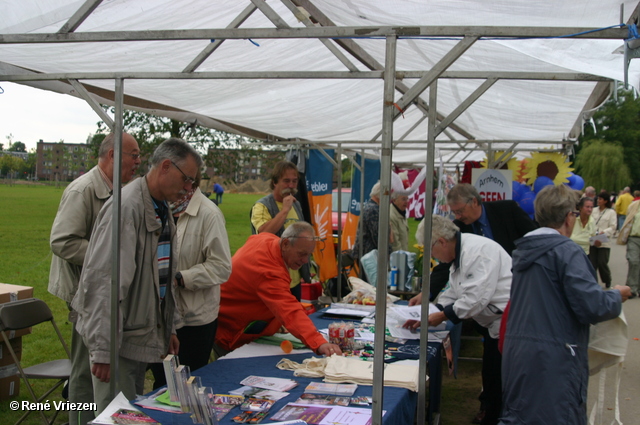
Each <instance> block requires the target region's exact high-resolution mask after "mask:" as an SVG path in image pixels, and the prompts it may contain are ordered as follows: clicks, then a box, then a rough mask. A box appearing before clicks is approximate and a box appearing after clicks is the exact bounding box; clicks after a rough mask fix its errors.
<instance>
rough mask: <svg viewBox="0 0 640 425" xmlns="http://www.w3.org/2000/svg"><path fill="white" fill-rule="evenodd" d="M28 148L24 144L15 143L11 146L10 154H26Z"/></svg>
mask: <svg viewBox="0 0 640 425" xmlns="http://www.w3.org/2000/svg"><path fill="white" fill-rule="evenodd" d="M26 151H27V146H26V145H25V144H24V143H22V142H14V143H13V144H12V145H10V146H9V152H26Z"/></svg>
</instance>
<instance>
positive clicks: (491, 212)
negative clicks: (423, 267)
mask: <svg viewBox="0 0 640 425" xmlns="http://www.w3.org/2000/svg"><path fill="white" fill-rule="evenodd" d="M447 203H448V204H449V208H450V209H451V213H452V214H453V215H454V216H455V220H453V223H454V224H455V225H456V226H458V227H459V228H460V232H461V233H474V234H476V235H480V236H484V237H487V238H489V239H491V240H494V241H496V242H497V243H498V244H500V246H501V247H502V248H504V250H505V251H507V254H509V255H511V253H512V252H513V250H514V249H515V244H514V242H515V241H516V239H520V238H521V237H523V236H524V235H526V234H527V233H528V232H530V231H532V230H535V229H536V228H537V227H538V226H537V225H536V223H535V222H534V221H533V220H531V219H530V218H529V216H528V215H527V213H526V212H524V211H523V210H522V208H520V207H519V206H518V203H517V202H515V201H508V200H507V201H493V202H482V198H481V197H480V194H479V193H478V191H477V190H476V188H475V187H473V186H472V185H470V184H468V183H459V184H457V185H455V186H454V187H453V188H452V189H451V190H450V191H449V193H448V194H447ZM423 233H424V224H423V222H421V223H420V225H419V226H418V230H417V232H416V238H417V239H418V242H419V241H420V240H422V238H423ZM450 266H451V264H450V263H442V262H441V263H440V264H439V265H438V266H436V267H435V268H434V269H433V273H432V275H431V297H430V299H434V298H435V297H436V296H437V295H438V294H439V293H440V291H441V290H442V288H444V286H445V285H446V284H447V281H448V280H449V274H448V271H449V267H450ZM421 301H422V294H418V295H416V296H415V297H414V298H412V299H411V301H410V302H409V304H410V305H414V304H420V302H421Z"/></svg>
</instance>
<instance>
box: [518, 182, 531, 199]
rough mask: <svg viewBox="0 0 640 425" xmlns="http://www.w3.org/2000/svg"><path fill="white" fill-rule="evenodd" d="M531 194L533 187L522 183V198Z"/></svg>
mask: <svg viewBox="0 0 640 425" xmlns="http://www.w3.org/2000/svg"><path fill="white" fill-rule="evenodd" d="M529 192H531V186H529V185H528V184H524V183H520V197H522V196H524V195H525V194H527V193H529Z"/></svg>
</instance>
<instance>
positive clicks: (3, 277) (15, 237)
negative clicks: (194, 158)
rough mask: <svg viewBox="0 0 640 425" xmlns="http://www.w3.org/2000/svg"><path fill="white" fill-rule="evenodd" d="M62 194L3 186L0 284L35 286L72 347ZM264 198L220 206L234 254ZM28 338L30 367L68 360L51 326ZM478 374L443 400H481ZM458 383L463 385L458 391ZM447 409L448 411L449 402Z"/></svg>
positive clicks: (230, 197) (23, 395)
mask: <svg viewBox="0 0 640 425" xmlns="http://www.w3.org/2000/svg"><path fill="white" fill-rule="evenodd" d="M63 190H64V188H63V187H59V188H56V187H54V186H41V185H14V186H7V185H4V184H0V199H2V202H0V217H2V221H1V223H2V224H1V225H0V247H1V248H0V253H1V255H0V282H2V283H9V284H14V285H24V286H31V287H33V288H34V297H36V298H40V299H42V300H44V301H45V302H46V303H47V304H48V305H49V307H50V308H51V310H52V311H53V313H54V317H55V319H56V322H57V323H58V325H59V327H60V329H61V331H62V334H63V336H64V338H65V340H66V341H67V342H69V343H70V340H71V339H70V335H71V324H70V323H69V321H68V320H67V314H68V310H67V306H66V304H65V303H64V302H63V301H61V300H60V299H59V298H57V297H55V296H53V295H51V294H49V292H47V284H48V281H49V265H50V263H51V251H50V249H49V233H50V231H51V224H52V223H53V219H54V217H55V214H56V211H57V208H58V203H59V202H60V197H61V196H62V192H63ZM261 196H263V195H262V194H234V193H225V195H224V202H223V203H222V205H220V209H221V210H222V212H223V213H224V215H225V219H226V225H227V226H226V227H227V233H228V235H229V245H230V247H231V253H232V254H233V253H235V251H236V250H237V249H238V248H240V247H241V246H242V245H243V244H244V242H245V241H246V239H247V238H248V237H249V236H250V235H251V229H250V224H249V211H250V209H251V206H252V205H253V204H254V202H255V201H256V200H257V199H259V198H260V197H261ZM417 226H418V222H417V221H415V220H413V219H410V220H409V238H410V239H409V245H410V249H411V250H414V248H413V244H415V237H414V234H415V231H416V228H417ZM23 338H24V342H23V354H22V356H23V359H24V361H23V365H25V366H29V365H31V364H35V363H40V362H44V361H47V360H51V359H54V358H56V357H62V356H63V351H62V348H59V347H60V344H59V343H58V341H57V338H56V337H55V335H54V333H53V332H52V331H51V328H50V326H48V325H47V324H43V325H41V326H40V327H36V328H35V329H34V331H33V333H32V334H31V335H27V336H25V337H23ZM462 367H463V366H462V365H461V368H462ZM477 374H478V372H477V368H475V367H473V368H472V370H470V378H469V379H468V380H466V381H465V380H461V379H458V380H457V381H451V380H450V379H449V380H448V379H447V378H445V383H446V382H447V381H450V384H448V385H446V386H450V387H451V390H452V391H453V393H452V394H451V396H449V395H448V394H447V392H448V390H447V389H446V388H445V391H444V392H443V400H448V402H449V403H451V402H452V401H453V402H454V403H455V404H457V403H459V402H461V401H462V399H467V400H469V398H468V397H470V396H469V395H470V394H473V396H472V397H473V398H475V397H477V392H478V391H479V388H480V380H479V378H478V376H477ZM461 375H462V376H464V372H462V373H460V372H459V375H458V376H459V377H461ZM459 385H462V387H461V388H458V386H459ZM21 386H22V388H21V391H20V396H19V397H18V398H17V399H16V400H29V397H28V392H27V390H26V389H25V388H24V384H23V383H21ZM43 387H44V385H43V384H36V385H35V387H34V389H35V392H36V394H41V393H42V392H43V390H42V388H43ZM468 387H470V388H468ZM465 391H466V392H465ZM59 394H60V392H59V391H57V392H55V393H54V395H52V396H50V397H49V400H50V401H53V400H60V399H61V398H60V395H59ZM462 394H466V395H467V396H468V397H462ZM443 407H447V402H445V405H444V406H443ZM465 408H466V410H469V412H465V409H460V408H459V407H448V408H447V409H446V410H448V411H449V412H452V413H454V414H455V415H460V414H461V413H462V416H461V417H464V418H466V417H469V418H470V417H471V416H472V413H470V412H471V411H472V410H474V409H476V410H477V403H476V402H469V403H466V405H465ZM20 414H21V413H20ZM20 414H19V413H17V412H13V411H11V410H10V409H9V400H2V401H0V418H2V419H1V420H0V423H2V424H10V423H14V422H15V421H16V420H17V419H18V417H19V416H20ZM444 418H446V415H445V416H444ZM65 422H67V415H66V414H65V413H62V414H60V415H59V417H58V418H57V419H56V424H62V423H65ZM24 423H25V424H28V425H32V424H33V425H36V424H39V423H41V421H40V417H39V416H38V415H36V414H32V415H31V416H30V418H29V419H28V420H27V421H25V422H24ZM448 423H458V422H457V418H456V419H453V418H451V417H450V418H449V422H448Z"/></svg>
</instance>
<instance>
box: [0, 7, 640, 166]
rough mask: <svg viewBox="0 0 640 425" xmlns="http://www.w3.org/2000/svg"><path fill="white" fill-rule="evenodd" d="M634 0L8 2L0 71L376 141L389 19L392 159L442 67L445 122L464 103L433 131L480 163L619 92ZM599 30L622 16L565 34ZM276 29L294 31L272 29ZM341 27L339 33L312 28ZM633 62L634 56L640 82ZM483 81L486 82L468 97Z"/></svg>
mask: <svg viewBox="0 0 640 425" xmlns="http://www.w3.org/2000/svg"><path fill="white" fill-rule="evenodd" d="M83 4H84V6H83ZM621 4H622V5H623V6H624V9H622V10H624V15H622V11H621V7H620V5H621ZM636 5H637V3H636V2H634V1H627V2H622V3H620V2H619V1H616V2H613V1H597V0H588V1H580V2H576V1H570V0H569V1H541V2H524V1H515V0H511V1H499V2H492V4H487V3H486V2H477V1H459V2H450V1H418V0H416V1H406V0H403V1H365V0H352V1H344V2H336V1H330V0H325V1H323V0H313V1H309V0H296V1H289V0H284V1H276V0H272V1H269V2H264V1H258V0H255V1H253V2H251V1H248V0H247V1H240V2H224V1H220V0H213V1H207V2H192V1H190V2H186V1H157V0H154V1H144V0H136V1H124V0H120V1H106V2H101V1H100V0H88V1H87V2H86V4H85V2H83V1H71V0H56V1H30V2H29V1H27V2H24V1H19V0H9V1H5V2H3V4H2V6H0V12H1V13H2V16H3V20H2V22H0V59H1V60H0V77H1V76H2V75H3V74H4V75H5V78H7V79H11V80H12V81H20V80H19V79H17V78H10V77H16V76H17V75H18V74H26V75H29V74H33V73H44V74H49V78H53V77H58V79H60V80H63V81H64V80H68V79H69V77H71V78H72V79H75V80H79V81H80V82H81V83H83V84H84V85H85V87H86V89H87V90H88V92H89V93H90V96H91V97H92V98H94V99H96V100H98V101H100V102H107V103H113V91H114V79H115V77H123V78H126V79H127V80H126V84H125V87H124V95H125V105H126V106H127V107H129V106H134V107H137V108H139V109H146V110H147V111H150V112H154V113H158V114H161V115H168V116H173V117H176V118H179V119H182V120H187V121H191V122H194V121H195V120H197V122H198V123H199V124H202V125H206V126H210V127H214V128H219V129H221V130H225V131H235V132H241V133H243V134H247V135H250V136H254V137H258V138H262V139H269V141H271V142H277V141H285V142H286V141H291V140H301V141H306V142H318V143H329V142H340V143H342V147H343V148H344V149H349V148H355V149H362V148H367V147H368V148H376V147H379V146H380V132H381V120H382V113H381V108H380V101H381V98H382V90H383V82H382V71H383V70H384V61H385V59H384V58H385V43H384V36H385V35H388V34H390V32H392V31H393V32H395V33H396V34H397V35H398V43H397V49H396V51H397V52H396V58H397V59H396V70H397V72H398V75H397V79H398V80H397V82H396V91H395V94H394V99H395V102H396V103H397V104H398V105H399V107H401V109H403V110H404V113H403V116H402V117H400V118H399V119H397V120H396V121H395V124H394V129H393V131H394V134H395V135H396V140H395V142H396V143H397V142H398V141H400V140H402V143H400V144H399V145H398V146H396V151H395V153H394V161H396V162H416V160H417V161H422V155H420V159H416V154H417V152H420V151H422V152H423V151H424V140H426V130H427V123H426V122H427V121H426V119H425V118H426V115H425V114H426V111H427V110H428V106H427V102H426V100H425V99H424V98H420V97H417V98H416V97H415V95H416V94H420V93H419V92H418V93H411V92H410V95H409V96H406V95H405V94H404V93H406V92H407V90H409V89H410V88H412V87H414V85H416V84H417V83H418V85H420V84H422V81H421V80H419V78H420V77H423V76H425V75H426V77H425V78H424V79H425V81H428V80H429V79H433V78H435V77H439V78H440V79H439V84H438V94H439V96H438V105H437V111H438V118H439V119H440V120H442V119H444V118H445V117H448V116H449V115H450V114H451V113H452V112H454V111H455V112H456V116H455V119H454V120H452V122H450V123H448V125H447V128H446V129H444V131H442V132H440V133H439V135H438V136H437V138H436V140H437V144H438V148H439V150H440V151H441V152H442V153H443V155H444V160H445V162H447V163H450V164H452V163H459V162H460V161H462V160H463V159H465V158H466V159H473V160H480V159H482V158H484V157H485V155H486V152H487V150H488V149H491V150H508V149H509V148H515V149H518V150H520V149H522V150H537V149H540V148H542V147H544V148H549V147H552V148H562V142H563V141H566V140H569V141H570V140H575V138H576V137H577V135H578V134H579V132H580V129H581V125H582V122H583V119H584V118H585V117H584V116H583V115H582V114H581V112H582V111H589V110H591V109H592V108H593V107H595V106H597V105H598V104H600V103H601V102H602V101H603V100H605V99H606V97H607V95H608V94H609V93H610V87H609V86H608V85H606V84H605V83H601V84H600V87H599V85H598V81H603V80H606V81H611V80H618V81H622V80H623V79H624V55H623V54H622V53H621V52H622V49H620V47H621V46H622V45H623V43H622V39H623V38H625V37H626V36H627V29H624V28H615V27H617V26H618V25H619V24H620V23H621V22H626V21H627V20H628V19H629V16H631V14H632V12H634V10H635V8H636ZM81 6H83V7H84V8H85V9H87V11H88V12H90V13H89V14H88V16H86V18H85V19H84V20H82V18H81V17H77V16H76V15H74V13H76V11H77V10H78V9H80V8H81ZM93 8H95V9H93ZM91 10H92V11H91ZM294 13H295V14H296V15H294ZM80 16H83V15H82V14H80ZM74 22H75V24H74ZM306 25H310V27H308V31H304V28H307V27H306ZM76 26H77V28H76ZM236 27H237V28H239V29H240V30H233V28H236ZM362 27H366V28H362ZM605 27H614V28H612V29H609V30H604V31H599V32H593V33H590V34H588V36H589V37H596V38H573V37H570V38H569V37H566V36H568V35H570V34H575V33H579V32H583V31H584V30H585V29H587V28H589V29H597V28H605ZM224 28H229V30H224V31H223V30H220V29H224ZM274 28H280V29H283V30H284V29H291V30H292V31H289V32H288V33H286V34H285V33H284V31H279V34H277V35H276V31H273V29H274ZM215 29H218V30H217V31H216V30H215ZM259 29H262V30H263V31H258V30H259ZM314 30H315V32H313V31H314ZM323 30H326V31H323ZM72 31H75V33H73V32H72ZM332 35H334V36H335V35H338V37H337V38H334V39H333V40H332V41H328V39H327V38H321V39H318V38H315V37H331V36H332ZM271 36H277V37H279V38H270V37H271ZM478 36H480V37H478ZM223 37H230V38H228V39H225V38H223ZM264 37H267V38H264ZM291 37H296V38H291ZM463 37H466V38H464V40H463ZM532 37H533V38H532ZM214 38H215V41H214V40H213V39H214ZM142 40H145V41H142ZM461 40H463V41H461ZM82 41H86V42H82ZM214 49H215V50H214ZM639 71H640V65H636V64H635V63H633V62H632V66H631V69H630V70H629V81H630V83H631V84H632V85H633V86H634V87H637V86H638V83H639V76H640V74H639ZM65 77H66V78H65ZM23 78H27V77H26V76H25V77H23ZM185 78H191V79H185ZM194 79H198V80H197V81H194ZM23 82H24V80H23ZM603 85H606V87H602V86H603ZM38 87H42V88H47V89H52V90H55V91H59V92H65V93H69V94H72V95H75V96H81V95H82V89H81V88H79V87H78V85H76V86H75V87H73V86H70V85H69V84H67V83H63V84H59V83H56V82H54V81H49V82H47V83H39V85H38ZM596 88H598V91H597V92H596V93H595V95H594V96H593V97H592V98H590V96H591V95H592V94H593V93H594V89H596ZM476 90H480V92H481V93H484V94H481V95H479V96H478V95H477V94H476V95H472V94H473V93H474V91H476ZM484 90H486V91H484ZM470 96H471V97H470ZM476 97H477V98H476ZM465 101H466V103H465ZM461 105H462V106H461ZM459 107H462V108H463V109H462V110H461V111H460V110H456V108H459ZM397 113H398V114H399V111H397ZM458 114H459V115H458ZM470 140H471V141H472V142H471V143H469V141H470ZM410 142H414V143H410ZM516 142H517V143H518V145H517V148H516V147H514V145H513V143H516ZM473 149H481V151H474V150H473Z"/></svg>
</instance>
